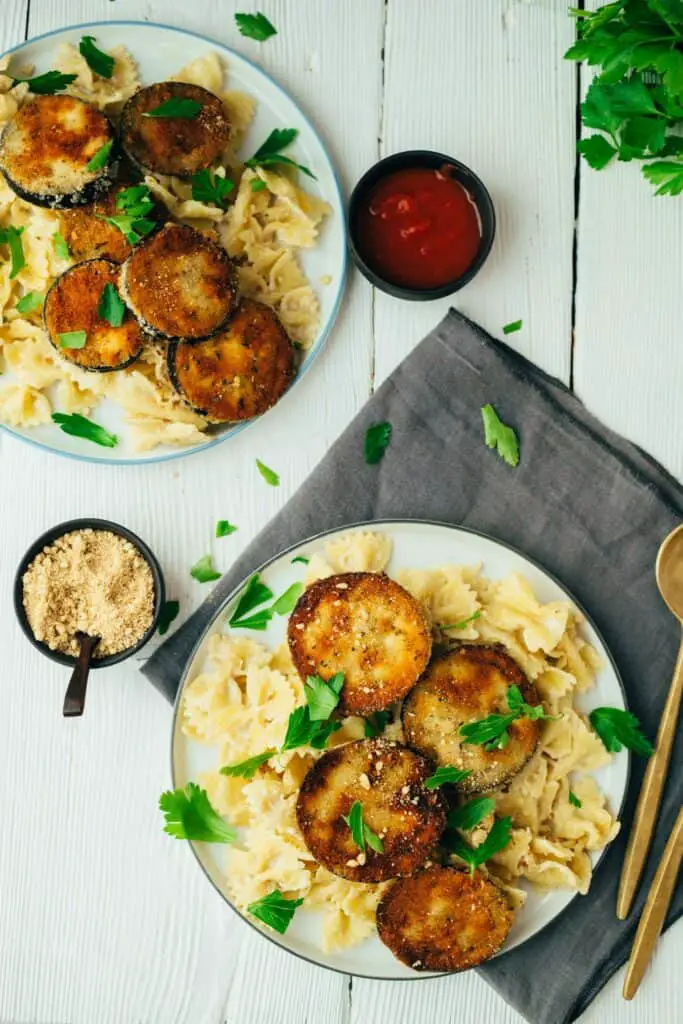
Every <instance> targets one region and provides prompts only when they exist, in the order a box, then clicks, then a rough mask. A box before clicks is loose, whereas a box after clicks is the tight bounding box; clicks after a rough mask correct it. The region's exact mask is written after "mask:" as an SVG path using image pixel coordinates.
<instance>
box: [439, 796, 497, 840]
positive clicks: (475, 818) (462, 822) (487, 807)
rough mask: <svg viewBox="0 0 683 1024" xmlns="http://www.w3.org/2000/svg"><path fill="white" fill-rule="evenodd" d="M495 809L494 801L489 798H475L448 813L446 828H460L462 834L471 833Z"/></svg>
mask: <svg viewBox="0 0 683 1024" xmlns="http://www.w3.org/2000/svg"><path fill="white" fill-rule="evenodd" d="M495 809H496V801H495V800H494V799H493V798H492V797H490V796H476V797H475V798H474V800H470V801H468V803H466V804H463V805H462V807H456V808H454V809H453V810H452V811H449V813H448V819H447V825H448V828H461V829H462V830H463V832H471V831H472V829H473V828H476V827H477V825H479V824H480V823H481V822H482V821H483V820H484V818H486V817H487V816H488V815H489V814H491V813H492V812H493V811H495Z"/></svg>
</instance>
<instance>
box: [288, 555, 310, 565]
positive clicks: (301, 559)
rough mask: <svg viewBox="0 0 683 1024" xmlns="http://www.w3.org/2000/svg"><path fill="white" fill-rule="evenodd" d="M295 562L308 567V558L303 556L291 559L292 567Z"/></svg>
mask: <svg viewBox="0 0 683 1024" xmlns="http://www.w3.org/2000/svg"><path fill="white" fill-rule="evenodd" d="M297 562H301V564H302V565H308V563H309V562H310V558H306V556H305V555H297V556H296V558H293V559H292V565H295V564H296V563H297Z"/></svg>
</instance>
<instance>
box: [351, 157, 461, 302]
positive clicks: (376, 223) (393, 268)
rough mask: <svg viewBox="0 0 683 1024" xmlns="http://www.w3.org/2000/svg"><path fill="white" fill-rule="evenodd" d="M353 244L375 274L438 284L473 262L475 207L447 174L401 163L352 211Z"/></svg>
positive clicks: (412, 283) (412, 284)
mask: <svg viewBox="0 0 683 1024" xmlns="http://www.w3.org/2000/svg"><path fill="white" fill-rule="evenodd" d="M356 230H357V244H358V248H359V250H360V251H361V253H362V255H363V257H364V259H365V261H366V263H367V265H368V266H369V267H370V268H371V269H372V270H374V272H375V273H376V274H378V275H379V276H380V277H382V278H384V279H385V280H386V281H391V282H393V283H394V284H397V285H403V286H404V287H406V288H425V289H429V288H439V287H441V286H442V285H446V284H449V283H450V282H451V281H455V280H456V279H457V278H459V277H461V276H462V274H464V273H465V271H466V270H467V269H468V268H469V267H470V266H471V265H472V263H474V260H475V259H476V256H477V253H478V251H479V245H480V242H481V221H480V219H479V212H478V210H477V207H476V205H475V203H474V200H473V199H472V197H471V196H470V194H469V192H468V191H467V190H466V189H465V188H463V186H462V185H461V184H460V182H459V181H456V179H455V178H453V177H451V176H450V174H449V173H448V165H447V164H446V165H444V166H443V167H441V168H440V169H439V170H436V169H434V168H429V167H414V168H407V169H406V170H402V171H394V172H392V173H391V174H387V176H386V177H385V178H381V179H380V181H378V182H377V183H376V184H375V185H374V186H373V187H372V188H371V189H370V191H369V192H368V195H367V197H366V198H365V201H364V203H363V205H362V206H361V208H360V210H359V212H358V220H357V225H356Z"/></svg>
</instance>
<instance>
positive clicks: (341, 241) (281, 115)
mask: <svg viewBox="0 0 683 1024" xmlns="http://www.w3.org/2000/svg"><path fill="white" fill-rule="evenodd" d="M87 34H89V35H93V36H95V37H96V39H97V43H98V45H99V46H100V47H101V48H102V49H103V50H109V49H111V48H112V47H114V46H117V45H123V46H125V47H126V49H127V50H129V51H130V53H131V54H132V55H133V57H134V58H135V60H136V61H137V64H138V70H139V75H140V79H141V81H142V83H143V84H149V83H151V82H158V81H161V80H163V79H164V78H167V77H169V76H172V75H173V73H174V72H177V71H180V69H181V68H182V67H184V66H185V65H186V64H189V62H190V61H192V60H194V59H195V58H197V57H201V56H202V55H203V54H205V53H208V52H211V51H214V52H216V53H218V54H219V55H220V56H221V57H222V59H223V61H224V63H225V66H226V82H227V87H229V88H231V89H239V90H241V91H243V92H247V93H249V94H250V95H251V96H253V97H254V98H255V99H256V101H257V102H256V111H255V116H254V120H253V122H252V124H251V126H250V128H249V131H248V132H247V134H246V137H245V139H244V142H243V144H242V147H241V150H240V152H242V153H244V154H245V156H249V155H250V154H251V153H253V152H254V150H255V149H256V148H257V147H258V146H259V145H260V144H261V143H262V142H263V140H264V139H265V138H266V137H267V136H268V135H269V134H270V132H271V131H272V130H273V128H296V129H297V130H298V132H299V134H298V137H297V139H296V141H295V143H294V145H293V146H292V147H291V148H292V156H293V157H294V158H295V159H297V160H298V161H299V162H300V163H302V164H304V165H305V166H306V167H310V168H311V170H312V171H313V173H314V174H315V175H316V177H317V181H313V180H311V179H309V178H306V180H305V182H303V184H304V185H305V188H306V189H307V190H309V191H311V192H312V193H314V194H315V195H319V196H321V197H322V198H323V199H325V200H327V202H328V203H329V204H330V205H331V207H332V213H331V215H330V216H329V217H327V218H326V219H325V223H324V224H323V226H322V229H321V232H320V238H319V240H318V244H317V245H316V247H315V248H314V249H309V250H307V251H302V252H301V253H300V254H299V255H300V258H301V263H302V266H303V269H304V272H305V273H306V275H307V276H308V278H309V280H310V282H311V284H312V286H313V288H314V290H315V291H316V294H317V296H318V299H319V302H320V331H319V333H318V337H317V338H316V340H315V342H314V343H313V345H312V346H311V348H310V349H309V350H308V351H307V352H306V356H305V359H304V360H303V362H302V364H301V366H300V368H299V372H298V374H297V376H296V378H295V380H294V382H293V384H292V385H291V387H290V389H289V391H288V393H287V395H285V396H284V397H283V398H282V399H281V400H280V401H281V402H290V401H292V399H291V397H290V393H291V391H292V390H293V388H295V387H296V385H297V383H298V382H299V381H300V380H301V378H302V377H303V375H304V374H305V373H306V371H307V370H308V368H309V367H310V365H311V363H312V362H313V360H314V359H315V357H316V355H317V354H318V353H319V352H320V350H321V348H322V346H323V343H324V341H325V339H326V337H327V335H328V334H329V332H330V329H331V327H332V324H333V323H334V320H335V318H336V316H337V312H338V309H339V304H340V302H341V297H342V293H343V290H344V279H345V276H346V225H345V217H344V205H343V201H342V197H341V189H340V186H339V181H338V180H337V175H336V173H335V170H334V168H333V166H332V163H331V161H330V158H329V156H328V155H327V152H326V150H325V147H324V146H323V144H322V142H321V140H320V138H319V136H318V134H317V132H316V130H315V128H314V127H313V125H312V124H311V122H310V121H309V120H308V118H307V117H306V115H305V114H304V113H303V112H302V111H301V110H300V109H299V107H298V106H297V105H296V103H295V102H294V100H293V99H291V97H289V96H288V95H287V93H286V92H285V91H284V90H283V89H282V88H281V87H280V86H279V85H278V84H277V83H276V82H274V81H273V79H272V78H270V77H269V76H268V75H267V74H266V73H265V71H263V70H262V69H261V68H260V67H258V66H257V65H256V64H252V62H251V61H249V60H247V59H246V57H242V56H241V55H240V54H239V53H236V52H235V51H234V50H231V49H229V48H228V47H227V46H222V45H221V44H220V43H216V42H213V40H211V39H206V38H205V37H204V36H199V35H195V34H194V33H192V32H185V31H184V30H182V29H176V28H170V27H168V26H165V25H155V24H152V23H147V22H136V21H113V22H93V23H89V24H85V25H74V26H73V27H72V28H66V29H60V30H59V31H56V32H49V33H47V35H44V36H38V37H37V38H36V39H31V40H29V41H28V42H26V43H21V44H20V45H19V46H16V47H14V48H13V49H12V50H8V51H7V52H8V53H11V54H13V58H12V60H13V62H14V61H16V62H17V64H20V65H25V64H32V65H34V66H35V68H36V72H37V73H38V72H43V71H48V70H49V69H50V67H52V66H53V61H54V54H55V51H56V49H57V47H58V46H59V45H60V44H61V43H72V44H74V45H76V46H77V45H78V42H79V40H80V38H81V36H83V35H87ZM288 152H289V151H288ZM323 277H325V278H327V277H329V278H330V280H331V283H330V284H328V285H322V284H320V281H321V279H322V278H323ZM9 377H10V374H7V378H8V379H9ZM279 405H280V403H278V405H277V406H276V408H279ZM271 414H272V410H271V412H269V413H266V414H265V415H271ZM95 418H96V420H97V422H98V423H101V424H102V425H103V426H105V427H106V428H107V429H108V430H110V431H112V432H113V433H115V434H117V435H118V437H119V444H118V446H117V447H116V448H99V447H98V446H97V445H95V444H93V443H92V442H89V441H84V440H82V439H79V438H76V437H69V436H68V435H67V434H64V433H63V432H62V431H61V430H60V429H59V428H58V427H57V426H56V425H55V424H45V425H43V426H40V427H32V428H31V429H30V430H29V429H26V428H20V427H8V426H5V425H4V424H0V426H5V429H6V430H8V431H9V432H10V433H12V434H14V436H15V437H20V438H21V439H22V440H24V441H28V442H29V443H31V444H35V445H37V446H38V447H40V448H43V449H47V450H48V451H51V452H56V453H57V454H59V455H66V456H70V457H71V458H76V459H84V460H87V461H89V462H113V463H117V464H121V463H139V462H160V461H164V460H167V459H174V458H176V459H177V458H180V457H182V456H184V455H189V454H191V453H192V452H198V451H204V450H205V449H207V448H211V447H213V445H216V444H219V443H220V442H221V441H224V440H225V439H226V438H228V437H232V436H233V435H234V434H237V433H239V431H241V430H244V428H245V427H246V426H249V423H248V422H247V423H242V424H238V425H237V426H225V427H224V428H222V429H220V428H219V431H218V432H217V433H215V434H212V435H211V436H210V437H209V438H208V439H207V441H206V442H205V443H203V444H201V445H197V446H195V447H194V448H172V447H168V446H160V447H158V448H154V449H152V451H149V452H139V453H136V452H134V451H133V450H132V446H131V445H130V443H129V441H128V439H127V435H128V428H127V426H126V424H125V423H124V420H123V414H122V411H121V409H120V408H119V407H118V406H116V405H115V404H114V403H113V402H108V401H102V402H101V403H100V405H99V406H98V408H97V412H96V414H95ZM250 422H254V421H253V420H252V421H250Z"/></svg>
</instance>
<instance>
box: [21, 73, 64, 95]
mask: <svg viewBox="0 0 683 1024" xmlns="http://www.w3.org/2000/svg"><path fill="white" fill-rule="evenodd" d="M10 78H11V79H12V81H13V82H14V84H15V85H20V84H21V83H25V84H26V85H28V91H29V92H32V93H33V94H34V95H35V96H52V95H54V93H56V92H61V91H62V90H63V89H66V87H67V85H71V83H72V82H75V81H76V79H77V78H78V75H65V74H62V72H61V71H46V72H45V74H44V75H36V76H35V78H15V77H14V76H13V75H10Z"/></svg>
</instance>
